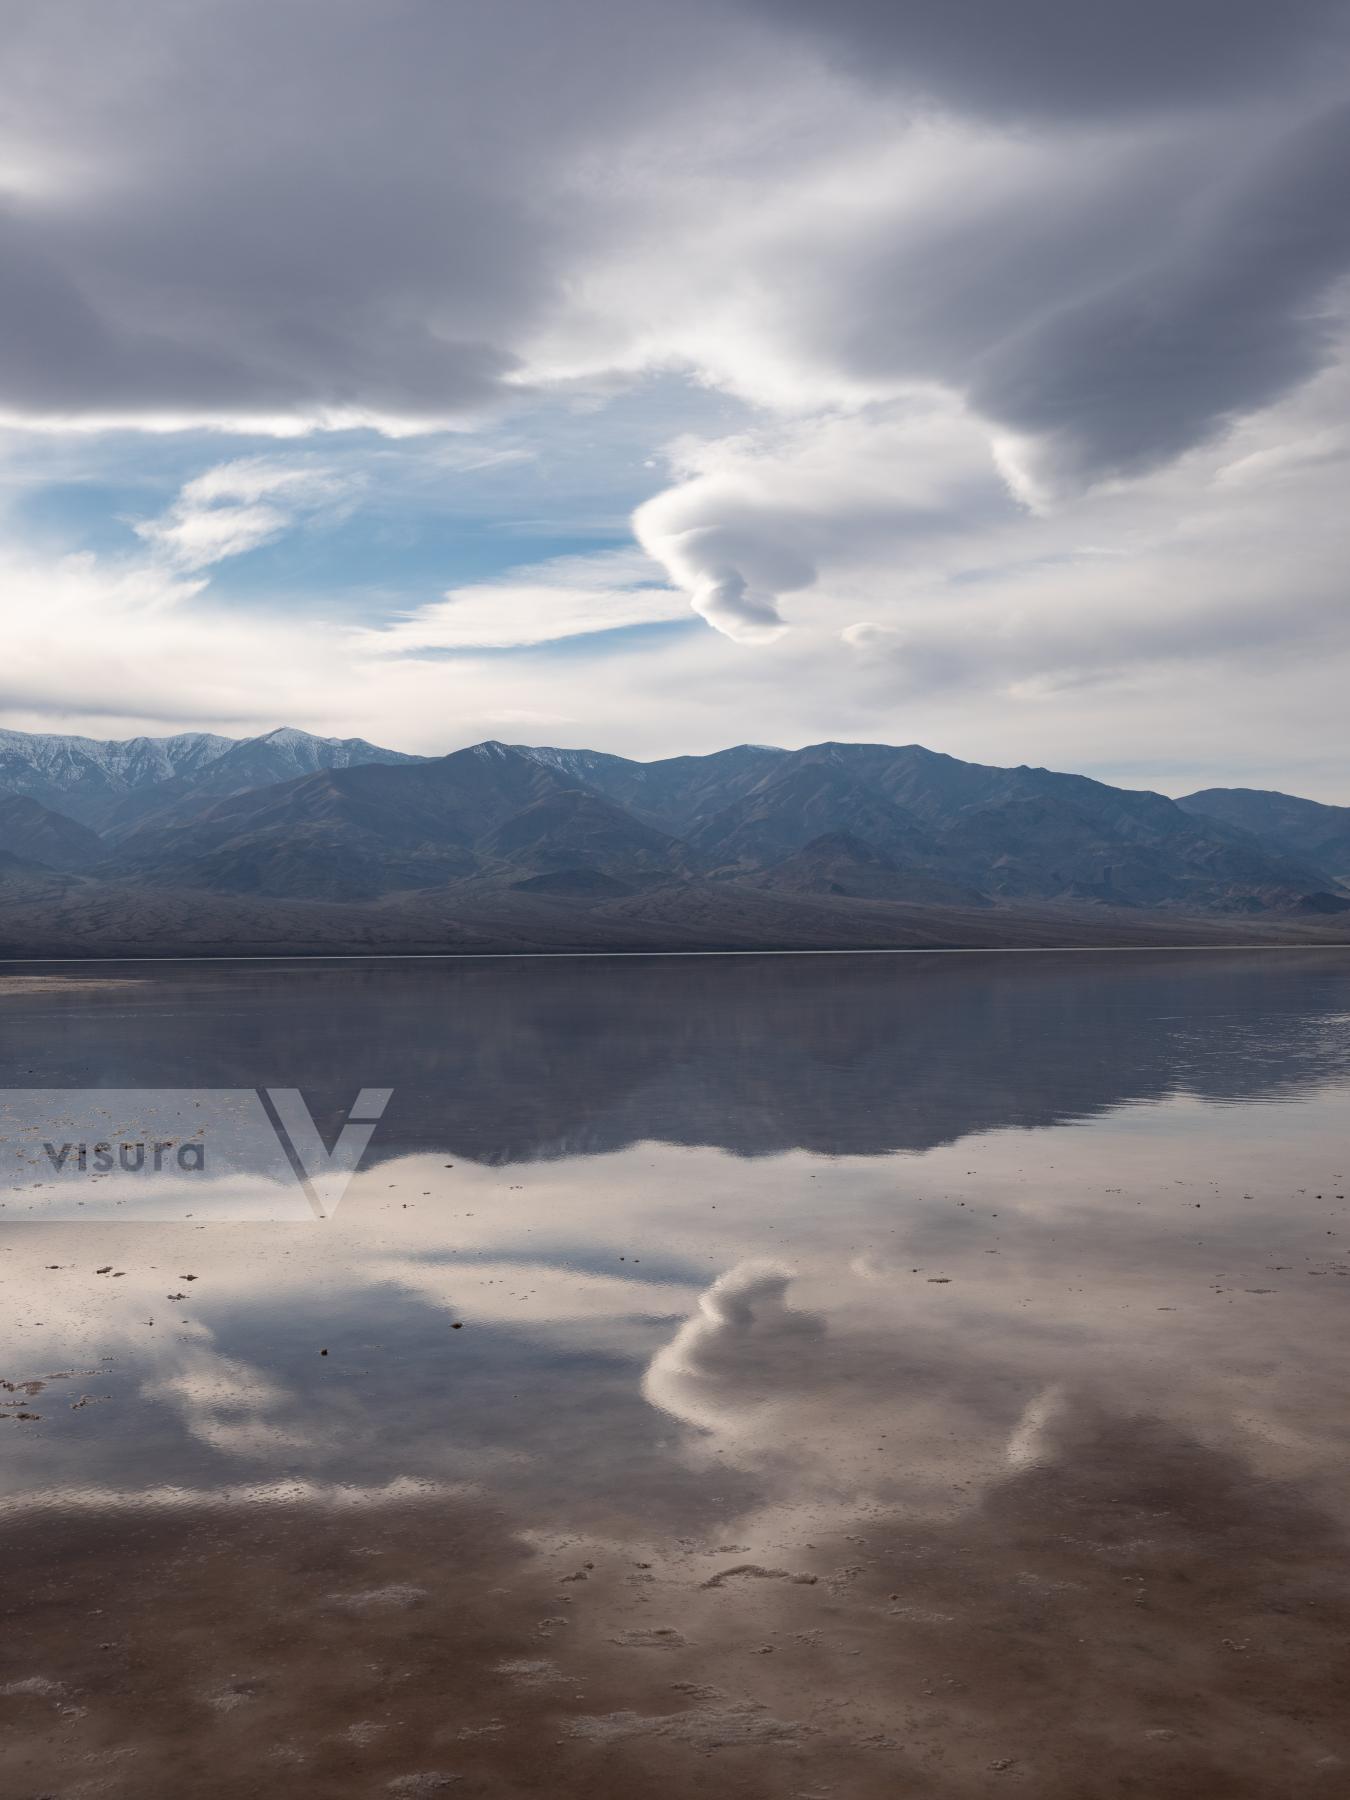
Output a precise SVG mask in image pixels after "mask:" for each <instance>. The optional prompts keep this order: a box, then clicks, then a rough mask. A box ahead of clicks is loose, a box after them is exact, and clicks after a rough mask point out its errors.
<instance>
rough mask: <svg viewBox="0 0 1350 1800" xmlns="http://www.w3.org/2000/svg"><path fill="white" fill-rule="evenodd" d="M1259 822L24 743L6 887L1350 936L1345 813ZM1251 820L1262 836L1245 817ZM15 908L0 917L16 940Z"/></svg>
mask: <svg viewBox="0 0 1350 1800" xmlns="http://www.w3.org/2000/svg"><path fill="white" fill-rule="evenodd" d="M1220 792H1221V794H1222V793H1231V792H1232V791H1230V790H1222V791H1220ZM1238 792H1239V794H1240V793H1241V791H1240V790H1239V791H1238ZM44 796H46V797H45V798H44ZM1249 798H1250V797H1249ZM1256 799H1257V800H1259V801H1260V802H1261V803H1262V805H1261V806H1252V805H1249V804H1248V803H1247V801H1243V802H1242V806H1238V805H1237V803H1230V802H1229V801H1224V800H1220V801H1217V802H1216V801H1214V800H1213V796H1212V795H1195V796H1189V797H1188V799H1187V800H1186V801H1185V802H1182V803H1178V802H1176V801H1173V800H1170V799H1168V798H1167V797H1166V796H1164V795H1162V794H1154V793H1148V792H1143V791H1136V790H1133V789H1125V788H1115V787H1111V786H1109V785H1107V784H1106V783H1103V782H1098V781H1093V780H1090V779H1089V778H1087V777H1085V776H1080V775H1073V774H1064V773H1058V772H1056V771H1053V770H1048V769H1037V768H1029V767H1026V766H1021V767H1017V768H1000V767H995V766H990V765H983V764H978V763H966V762H961V761H960V760H959V759H957V758H955V757H951V756H946V755H943V754H941V753H939V752H936V751H932V750H928V749H925V748H923V747H922V746H920V745H916V744H910V745H903V746H892V745H884V744H846V743H823V744H814V745H808V746H807V747H805V748H804V749H801V750H782V749H776V748H773V747H771V746H766V745H751V744H746V745H739V746H735V747H733V748H731V749H728V750H723V751H719V752H715V753H713V754H712V755H708V756H679V757H670V758H664V759H661V760H659V761H656V762H650V763H639V762H634V761H631V760H629V759H627V758H625V757H619V756H613V755H609V754H606V753H603V752H599V751H591V750H568V749H558V748H553V747H549V746H530V745H519V744H517V745H512V744H505V743H500V742H496V741H489V742H486V743H482V744H475V745H472V746H470V747H469V748H467V749H464V750H457V751H453V752H451V753H450V754H449V755H447V756H443V757H415V756H410V755H406V754H404V753H402V752H398V751H391V750H384V749H381V748H380V747H379V746H377V745H373V744H368V743H366V742H365V741H364V740H363V739H360V738H341V739H339V738H320V737H315V736H313V735H311V734H309V733H305V732H299V731H294V730H290V729H284V728H283V729H282V730H279V731H276V732H270V733H267V734H265V735H264V736H262V737H259V738H254V739H246V740H242V741H236V740H230V739H221V738H215V737H211V736H209V735H208V734H201V735H200V736H197V737H194V736H193V735H192V734H184V735H182V736H180V737H177V738H171V739H135V740H131V741H130V742H129V743H128V744H125V745H109V744H101V743H99V742H98V741H97V740H93V739H55V738H25V734H23V733H16V732H7V733H4V734H3V736H0V853H4V854H5V855H6V857H7V860H6V861H5V862H4V863H3V867H2V868H0V888H3V887H4V884H5V883H8V884H9V888H8V891H10V892H11V893H14V894H17V893H18V891H19V887H20V886H22V882H21V881H20V872H21V871H22V870H24V869H29V870H33V869H36V870H41V869H43V868H45V869H47V870H49V871H62V872H63V873H65V874H66V875H68V876H69V877H70V879H71V880H72V881H73V882H74V886H73V887H72V886H70V885H69V884H68V885H67V887H66V888H63V889H62V890H61V892H62V896H63V898H62V905H63V906H69V907H73V908H74V909H75V912H76V913H78V912H79V910H80V908H81V907H84V906H89V907H94V906H101V907H104V909H105V911H106V909H107V908H109V907H112V908H113V909H114V910H117V909H118V908H122V909H125V907H128V906H129V907H130V908H131V910H132V911H133V912H134V911H135V909H136V903H135V902H134V899H131V898H128V896H134V894H136V893H142V894H143V893H147V892H150V891H154V892H155V893H157V894H160V895H178V896H184V897H186V896H187V895H189V894H192V893H198V894H215V895H218V896H221V897H226V896H232V897H234V898H235V900H237V901H243V900H248V901H249V902H254V901H257V902H277V903H284V904H286V905H292V904H296V903H306V904H311V905H321V906H323V907H327V908H330V909H332V908H337V909H341V908H344V907H345V908H367V909H368V908H371V907H376V908H384V909H386V913H385V915H384V917H385V919H386V925H385V926H382V927H381V930H384V929H386V928H388V929H390V930H392V929H393V926H392V925H390V924H388V919H389V915H388V912H387V909H388V908H389V907H391V906H394V905H397V906H403V905H404V904H405V902H407V903H411V902H413V901H415V902H416V907H417V910H418V917H419V921H420V922H419V926H418V930H419V932H423V931H424V930H425V918H426V909H427V907H432V908H434V909H439V911H440V914H441V915H442V916H443V917H444V919H445V921H446V929H447V931H449V930H450V929H451V928H452V926H454V923H455V921H456V920H462V919H468V918H473V919H475V920H480V921H481V920H483V919H488V920H491V919H502V920H505V919H507V918H508V917H510V918H518V919H528V920H530V921H533V922H534V924H532V926H531V929H534V928H535V926H537V925H538V924H539V922H540V921H545V922H547V931H548V932H550V933H552V932H554V931H555V930H561V929H564V928H567V929H570V928H571V927H570V925H568V923H567V922H568V921H572V922H575V923H577V927H578V930H580V928H581V922H584V930H585V934H586V941H587V943H589V944H597V945H598V944H602V943H603V942H604V941H606V933H609V934H611V935H612V937H613V940H614V941H615V942H619V941H623V942H628V941H630V940H631V939H632V938H633V936H634V935H640V934H641V933H642V932H643V931H645V930H647V929H649V928H650V929H652V930H659V931H660V932H662V933H665V934H666V935H668V936H670V937H671V938H672V941H674V940H676V939H678V938H679V937H680V935H681V934H682V933H686V934H687V932H688V931H689V930H691V929H692V930H695V931H697V930H700V929H702V930H707V931H709V932H711V931H713V930H714V929H717V930H724V929H734V930H735V931H736V932H737V933H738V934H739V936H738V941H744V940H745V939H750V940H753V937H754V933H755V929H756V927H755V921H756V920H757V919H758V920H762V921H765V922H766V923H765V927H764V928H765V930H768V929H769V922H771V924H772V932H773V934H774V941H775V942H779V941H782V940H783V938H784V937H788V938H790V936H791V932H792V924H791V921H792V920H793V919H794V918H798V919H800V920H801V921H802V922H803V924H802V929H803V931H804V932H807V933H808V934H809V936H810V937H811V939H812V941H816V940H822V939H828V937H829V933H830V930H831V926H830V924H829V921H830V920H832V919H836V918H837V919H838V920H839V921H840V930H841V932H843V934H844V937H845V938H846V940H847V941H848V942H850V943H853V942H857V941H858V940H859V938H860V937H861V938H865V936H866V933H867V932H868V930H869V929H871V928H875V929H876V930H878V931H879V932H881V933H882V935H883V936H884V935H885V933H886V932H887V931H890V930H891V929H892V927H893V926H894V923H895V920H896V919H897V918H899V917H900V916H901V914H902V913H904V915H905V916H910V915H912V913H913V910H914V909H916V908H922V909H926V911H927V913H928V914H929V915H934V916H936V915H940V914H941V913H942V912H943V911H944V910H945V911H946V912H947V913H949V914H950V915H951V916H955V915H956V914H957V913H960V914H961V915H962V917H963V918H964V919H965V920H966V921H967V924H966V926H964V927H963V929H973V928H971V927H970V926H969V923H968V922H969V920H971V919H978V918H979V916H980V915H981V913H983V914H984V915H986V916H989V917H991V918H992V915H993V913H994V912H996V911H999V910H1002V911H1003V912H1005V913H1006V912H1007V911H1008V910H1009V909H1023V911H1026V910H1027V909H1035V908H1044V907H1046V906H1049V907H1051V908H1054V909H1058V910H1059V911H1060V912H1061V913H1063V911H1064V910H1065V909H1069V910H1072V911H1076V912H1078V913H1083V914H1090V913H1091V912H1092V911H1093V910H1094V909H1095V910H1096V911H1097V912H1098V913H1099V914H1100V915H1101V916H1102V917H1106V916H1107V915H1110V916H1111V917H1112V918H1119V917H1121V916H1123V915H1124V914H1126V913H1127V912H1133V913H1140V914H1142V913H1147V912H1155V911H1158V912H1170V913H1172V914H1174V915H1181V914H1188V915H1192V916H1200V915H1204V914H1215V915H1217V914H1225V913H1228V914H1247V915H1257V914H1271V915H1298V916H1306V917H1327V916H1328V915H1333V916H1334V915H1336V914H1338V913H1340V912H1342V911H1347V912H1350V861H1342V860H1341V859H1340V858H1339V854H1336V855H1333V856H1331V857H1329V858H1328V857H1324V856H1322V855H1319V854H1315V853H1312V851H1310V850H1309V849H1306V848H1302V847H1300V846H1301V845H1304V844H1312V845H1316V844H1323V845H1327V844H1329V845H1331V846H1332V847H1333V849H1334V846H1335V844H1336V843H1337V842H1338V840H1337V838H1336V832H1335V829H1334V827H1335V826H1336V824H1337V820H1336V817H1335V815H1337V814H1339V813H1340V812H1342V811H1345V812H1346V813H1347V814H1348V815H1350V809H1338V808H1333V807H1319V806H1317V805H1316V803H1314V802H1301V801H1296V800H1292V799H1291V798H1290V797H1288V796H1278V795H1274V796H1271V795H1267V796H1257V797H1256ZM1202 802H1203V803H1205V804H1212V805H1216V806H1218V807H1219V808H1220V810H1219V811H1217V812H1215V811H1206V810H1205V809H1204V806H1203V805H1202V804H1201V803H1202ZM1274 802H1285V803H1286V804H1285V805H1284V807H1283V808H1280V807H1277V806H1274V805H1273V803H1274ZM1243 806H1245V807H1246V813H1247V816H1250V817H1252V818H1253V819H1254V820H1255V825H1253V826H1249V825H1248V824H1246V823H1244V820H1243V818H1242V817H1238V816H1234V814H1235V811H1239V812H1240V811H1241V810H1242V807H1243ZM1224 807H1227V810H1228V815H1229V816H1221V813H1222V809H1223V808H1224ZM1307 809H1311V812H1309V811H1308V810H1307ZM1323 815H1332V817H1331V819H1330V820H1328V819H1327V818H1326V817H1324V816H1323ZM1291 821H1292V823H1291ZM1257 826H1259V827H1261V828H1260V829H1257V828H1256V827H1257ZM1299 831H1301V832H1303V834H1304V835H1303V837H1301V838H1300V839H1299V841H1298V842H1297V843H1296V842H1294V841H1293V838H1292V837H1291V835H1290V834H1291V833H1296V832H1299ZM1319 833H1320V834H1321V835H1318V834H1319ZM1280 834H1283V836H1282V837H1281V836H1280ZM16 884H18V885H16ZM119 896H120V898H119ZM114 903H115V904H114ZM173 904H174V905H175V906H187V905H188V902H187V900H186V898H183V899H182V900H181V901H174V903H173ZM165 905H166V906H167V905H168V902H167V901H166V902H165ZM4 906H5V898H4V893H3V892H0V917H2V916H3V911H4ZM522 909H523V910H522ZM906 909H907V910H906ZM169 911H170V912H172V908H169ZM72 916H74V915H72ZM222 916H223V915H222ZM250 916H251V917H260V916H262V915H260V914H257V913H256V909H255V912H254V913H253V914H251V915H250ZM325 917H329V915H325ZM717 920H721V921H730V922H731V923H730V924H729V925H723V926H716V927H714V924H713V921H717ZM559 921H561V922H562V923H561V924H559V923H558V922H559ZM699 921H702V922H703V923H702V925H701V926H700V925H699V923H698V922H699ZM869 921H870V922H871V924H870V925H869ZM330 923H331V920H330ZM76 928H77V927H72V929H76ZM325 929H326V930H327V929H329V927H328V926H325ZM476 929H477V927H476ZM925 929H927V927H925ZM994 929H995V927H994V926H993V925H992V924H991V926H990V930H991V931H993V930H994ZM999 929H1002V928H1001V927H1000V928H999ZM0 941H3V940H2V937H0ZM419 941H420V940H419Z"/></svg>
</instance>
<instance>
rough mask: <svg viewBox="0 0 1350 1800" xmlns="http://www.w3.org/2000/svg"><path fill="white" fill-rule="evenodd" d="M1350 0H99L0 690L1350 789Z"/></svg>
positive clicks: (619, 742)
mask: <svg viewBox="0 0 1350 1800" xmlns="http://www.w3.org/2000/svg"><path fill="white" fill-rule="evenodd" d="M1347 192H1350V0H1281V4H1280V5H1278V6H1276V5H1272V4H1270V0H1166V3H1165V4H1164V0H1133V3H1132V4H1131V5H1129V6H1126V5H1124V4H1123V0H1019V4H1018V5H1017V6H1011V5H1009V4H1008V0H830V4H829V5H828V6H822V5H819V4H816V3H815V0H680V4H679V5H678V6H675V5H671V4H669V3H666V4H656V3H655V0H493V3H492V5H490V6H484V5H482V4H481V0H379V3H378V4H377V3H376V0H287V3H286V4H285V5H284V6H278V5H276V4H275V0H61V3H60V4H50V5H40V6H36V5H30V6H17V5H15V6H11V7H7V8H6V16H5V55H4V64H3V69H0V724H4V725H8V726H12V727H17V728H19V729H23V730H35V731H73V732H82V733H86V734H89V735H93V736H117V737H122V736H130V735H134V734H138V733H142V732H145V733H151V734H164V733H169V732H176V731H184V730H194V729H203V730H213V731H222V732H226V733H228V734H230V735H232V736H250V735H254V734H256V733H258V732H262V731H267V730H270V729H272V728H274V727H275V726H278V725H282V724H288V725H296V726H301V727H303V728H305V729H308V730H313V731H318V732H323V733H332V734H336V735H342V736H347V735H360V736H363V737H366V738H369V739H371V740H373V741H375V742H378V743H382V744H386V745H389V746H391V747H394V748H399V749H406V750H415V751H422V752H433V753H434V752H442V751H447V750H452V749H455V748H458V747H459V746H461V745H463V744H467V743H473V742H476V741H479V740H481V739H483V738H502V739H505V740H507V741H512V742H522V743H551V744H560V745H573V746H576V745H585V746H588V747H591V748H596V749H602V750H609V751H613V752H617V753H619V754H623V755H630V756H638V757H643V758H648V757H656V756H665V755H674V754H680V753H685V752H706V751H711V750H715V749H719V748H722V747H724V746H726V745H728V744H733V743H740V742H747V741H748V742H758V743H776V744H782V745H785V746H796V745H801V744H807V743H812V742H818V741H821V740H823V739H831V738H833V739H845V740H854V741H857V740H867V741H885V742H891V743H911V742H920V743H925V744H927V745H929V746H930V747H931V748H934V749H938V750H945V751H948V752H950V753H951V754H953V755H957V756H962V757H968V758H973V759H976V760H980V761H985V762H994V763H1021V762H1028V763H1037V764H1042V763H1043V764H1047V765H1050V766H1053V767H1059V768H1069V769H1076V770H1080V771H1082V772H1085V773H1088V774H1092V775H1096V776H1098V777H1100V778H1102V779H1105V780H1111V781H1118V782H1121V783H1123V784H1124V785H1127V786H1132V787H1156V788H1159V789H1161V790H1163V791H1165V792H1171V793H1181V792H1185V791H1188V790H1189V789H1193V788H1196V787H1201V786H1209V785H1242V786H1255V787H1281V788H1284V789H1286V790H1288V791H1293V792H1298V793H1305V794H1309V795H1311V796H1313V797H1315V798H1321V799H1326V800H1334V801H1340V802H1342V803H1350V775H1347V773H1346V765H1347V751H1350V708H1348V707H1347V706H1346V704H1345V699H1344V696H1345V694H1346V692H1347V689H1350V609H1348V608H1347V605H1346V587H1347V567H1350V555H1348V553H1350V522H1348V516H1350V508H1348V507H1347V498H1348V495H1347V480H1346V477H1347V472H1350V206H1347V204H1346V198H1345V197H1346V194H1347Z"/></svg>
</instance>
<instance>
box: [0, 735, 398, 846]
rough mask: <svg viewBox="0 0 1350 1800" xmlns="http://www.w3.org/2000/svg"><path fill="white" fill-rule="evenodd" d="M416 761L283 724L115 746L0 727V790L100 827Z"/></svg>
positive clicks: (352, 740) (127, 741)
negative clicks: (345, 771)
mask: <svg viewBox="0 0 1350 1800" xmlns="http://www.w3.org/2000/svg"><path fill="white" fill-rule="evenodd" d="M421 760H423V759H422V758H420V757H416V756H409V755H406V754H405V753H404V752H403V751H400V750H382V749H381V748H380V747H379V746H378V745H377V744H368V743H367V742H366V741H365V739H364V738H325V737H316V736H314V734H313V733H312V732H308V731H297V730H296V729H295V728H294V727H293V726H284V725H283V726H281V727H279V728H278V729H277V730H275V731H269V732H267V733H265V734H264V735H263V736H261V737H256V738H227V737H220V736H218V735H217V734H216V733H214V732H209V731H187V732H180V733H179V734H178V735H177V736H175V737H166V738H152V737H136V738H127V739H124V740H116V739H102V738H88V737H74V736H63V735H61V734H58V733H47V732H27V731H4V730H0V793H10V794H25V795H27V796H28V797H29V798H30V799H33V800H36V801H38V802H39V803H40V804H41V805H43V806H46V807H50V808H51V809H52V810H53V811H56V812H62V813H65V814H66V815H67V817H69V818H72V819H76V820H78V821H79V823H80V824H83V825H91V826H93V827H94V829H95V830H97V831H107V830H109V829H118V828H121V829H125V828H127V827H128V826H133V825H135V824H136V823H138V822H139V821H140V820H141V819H142V818H143V817H146V816H148V815H149V814H150V813H151V812H158V811H161V810H165V809H172V808H174V807H175V806H178V807H181V806H182V805H183V803H184V802H187V801H189V796H193V795H196V794H198V793H201V794H203V795H209V794H221V795H223V794H231V793H238V792H239V791H240V790H241V789H243V788H247V787H262V786H264V785H266V784H267V783H268V782H273V781H286V780H290V779H292V778H293V777H295V776H297V775H306V774H311V773H313V772H314V771H315V770H317V769H324V768H349V767H351V766H352V765H353V764H356V763H368V762H390V763H393V762H419V761H421ZM189 810H192V807H191V804H190V803H189Z"/></svg>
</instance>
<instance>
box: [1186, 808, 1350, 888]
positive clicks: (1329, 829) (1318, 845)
mask: <svg viewBox="0 0 1350 1800" xmlns="http://www.w3.org/2000/svg"><path fill="white" fill-rule="evenodd" d="M1177 805H1178V806H1179V807H1180V808H1181V809H1182V811H1183V812H1188V813H1191V814H1192V815H1194V816H1195V817H1197V818H1209V819H1219V820H1222V822H1223V823H1224V824H1226V825H1236V826H1238V827H1239V828H1240V829H1241V830H1243V831H1249V832H1251V834H1252V835H1253V837H1258V838H1260V839H1261V841H1262V843H1264V844H1266V845H1268V846H1269V847H1270V848H1271V849H1274V850H1280V851H1283V852H1284V853H1285V854H1286V855H1288V856H1297V857H1303V858H1306V860H1307V861H1309V862H1312V863H1316V864H1317V865H1318V867H1319V868H1324V869H1326V870H1327V871H1328V873H1329V874H1331V875H1333V876H1334V877H1335V878H1336V880H1337V881H1341V882H1350V806H1327V805H1325V804H1324V803H1323V802H1322V801H1320V800H1300V799H1298V798H1297V797H1296V796H1295V795H1293V794H1280V793H1275V792H1273V791H1272V790H1270V789H1265V788H1205V789H1203V790H1202V791H1201V792H1200V793H1198V794H1186V795H1184V796H1183V798H1182V799H1180V800H1178V801H1177Z"/></svg>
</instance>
